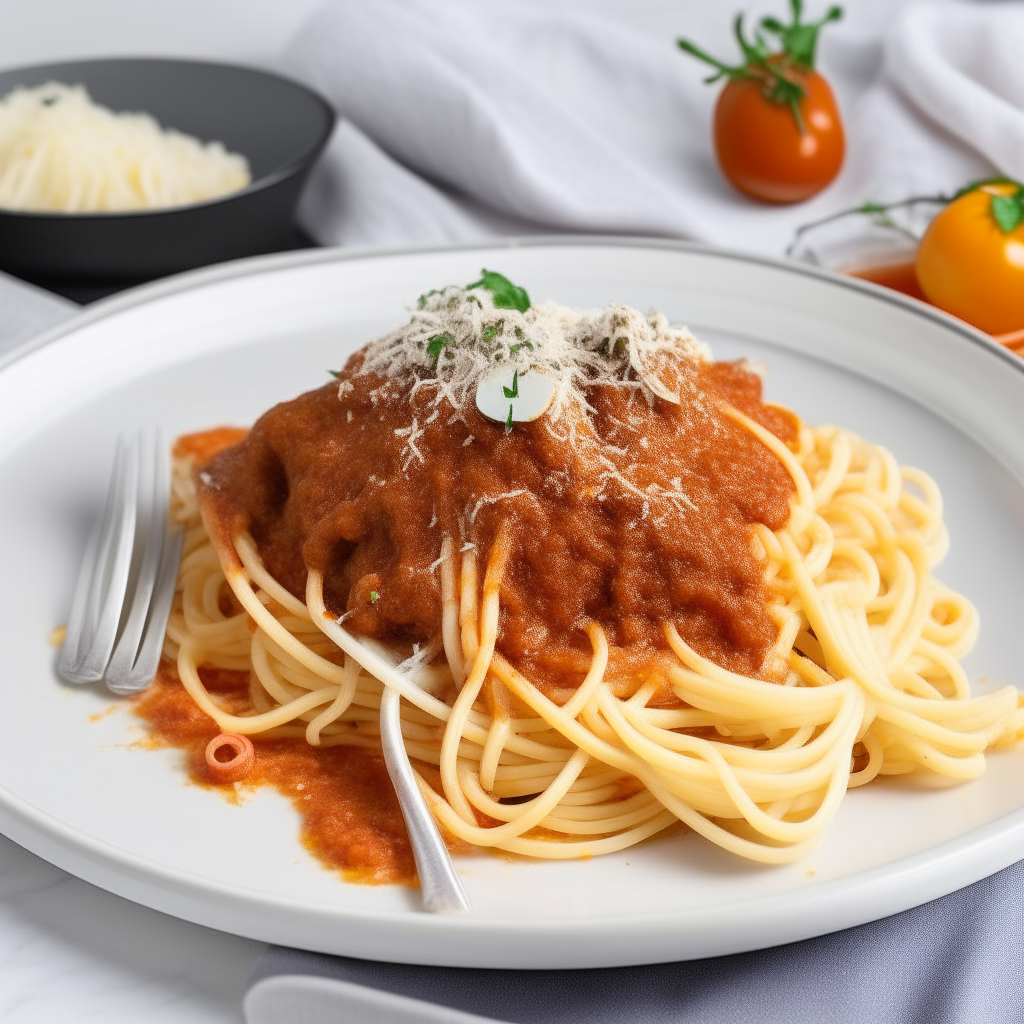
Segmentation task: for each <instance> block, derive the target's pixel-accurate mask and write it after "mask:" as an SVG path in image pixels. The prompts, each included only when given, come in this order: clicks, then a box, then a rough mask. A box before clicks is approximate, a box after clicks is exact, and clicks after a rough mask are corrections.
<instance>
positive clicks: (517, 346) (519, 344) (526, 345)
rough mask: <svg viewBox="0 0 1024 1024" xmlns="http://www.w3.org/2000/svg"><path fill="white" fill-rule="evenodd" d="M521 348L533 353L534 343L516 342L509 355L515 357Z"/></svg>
mask: <svg viewBox="0 0 1024 1024" xmlns="http://www.w3.org/2000/svg"><path fill="white" fill-rule="evenodd" d="M521 348H528V349H529V350H530V351H531V352H532V351H533V343H532V342H529V341H519V342H516V344H515V345H513V346H512V347H511V348H510V349H509V350H508V354H509V355H510V356H514V355H515V354H516V353H517V352H518V351H519V350H520V349H521Z"/></svg>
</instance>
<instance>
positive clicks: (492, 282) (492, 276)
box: [466, 269, 530, 313]
mask: <svg viewBox="0 0 1024 1024" xmlns="http://www.w3.org/2000/svg"><path fill="white" fill-rule="evenodd" d="M480 275H481V276H480V280H479V281H474V282H473V283H472V284H467V285H466V287H467V288H486V289H487V291H489V292H490V293H491V295H493V296H494V304H495V305H496V306H497V307H498V308H499V309H518V310H519V312H520V313H525V312H526V311H527V310H528V309H529V308H530V296H529V295H527V294H526V289H525V288H520V287H519V285H517V284H513V283H512V282H511V281H510V280H509V279H508V278H507V277H505V275H504V274H499V273H497V272H496V271H494V270H486V269H484V270H481V271H480Z"/></svg>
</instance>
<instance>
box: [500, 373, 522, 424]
mask: <svg viewBox="0 0 1024 1024" xmlns="http://www.w3.org/2000/svg"><path fill="white" fill-rule="evenodd" d="M501 390H502V391H503V392H504V393H505V397H506V398H518V397H519V371H518V370H516V372H515V373H513V374H512V387H510V388H506V387H502V389H501ZM508 414H509V416H511V415H512V406H511V405H510V406H509V407H508Z"/></svg>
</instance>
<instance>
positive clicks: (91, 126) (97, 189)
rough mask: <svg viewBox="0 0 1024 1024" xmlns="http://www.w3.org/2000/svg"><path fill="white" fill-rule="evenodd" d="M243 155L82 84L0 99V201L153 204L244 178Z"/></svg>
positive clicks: (15, 205) (196, 196)
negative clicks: (103, 101)
mask: <svg viewBox="0 0 1024 1024" xmlns="http://www.w3.org/2000/svg"><path fill="white" fill-rule="evenodd" d="M250 180H251V176H250V173H249V165H248V163H247V161H246V159H245V157H244V156H241V155H239V154H238V153H229V152H228V151H227V150H226V149H225V148H224V146H223V145H222V144H221V143H220V142H209V143H205V144H204V143H202V142H200V141H199V140H198V139H196V138H193V137H192V136H191V135H185V134H183V133H182V132H179V131H174V130H173V129H161V127H160V125H159V124H157V122H156V121H155V120H154V119H153V118H152V117H150V116H149V115H148V114H130V113H114V112H112V111H110V110H108V109H107V108H106V107H102V106H99V105H98V104H96V103H94V102H93V101H92V100H91V99H90V97H89V94H88V93H87V92H86V90H85V88H84V87H83V86H80V85H76V86H68V85H62V84H60V83H58V82H47V83H46V84H45V85H40V86H37V87H35V88H32V89H15V90H14V91H13V92H11V93H9V94H8V95H7V96H6V97H4V98H3V99H2V100H0V207H3V208H6V209H10V210H33V211H46V212H53V213H86V212H88V213H98V212H120V211H129V210H153V209H160V208H165V207H171V206H182V205H185V204H188V203H198V202H202V201H204V200H208V199H215V198H217V197H218V196H222V195H226V194H227V193H230V192H235V191H237V190H238V189H241V188H244V187H245V186H246V185H248V184H249V181H250Z"/></svg>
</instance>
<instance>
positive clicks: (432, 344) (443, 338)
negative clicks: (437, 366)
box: [427, 331, 455, 359]
mask: <svg viewBox="0 0 1024 1024" xmlns="http://www.w3.org/2000/svg"><path fill="white" fill-rule="evenodd" d="M454 341H455V339H454V338H453V337H452V336H451V335H450V334H449V333H448V332H447V331H445V332H444V334H435V335H434V336H433V337H432V338H430V339H428V341H427V355H430V356H433V357H434V359H437V358H438V357H439V356H440V355H441V349H443V348H444V347H445V345H451V344H452V343H453V342H454Z"/></svg>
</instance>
